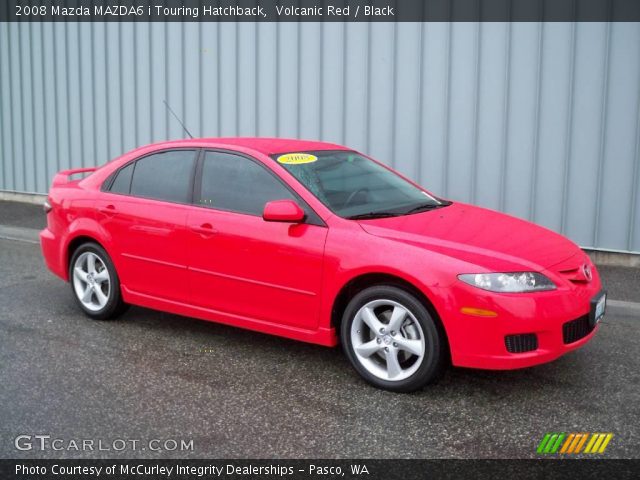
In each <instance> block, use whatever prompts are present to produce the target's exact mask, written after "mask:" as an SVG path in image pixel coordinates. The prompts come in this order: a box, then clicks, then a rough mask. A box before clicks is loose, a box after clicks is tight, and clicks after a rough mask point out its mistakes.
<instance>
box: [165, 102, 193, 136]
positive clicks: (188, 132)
mask: <svg viewBox="0 0 640 480" xmlns="http://www.w3.org/2000/svg"><path fill="white" fill-rule="evenodd" d="M163 102H164V104H165V105H166V107H167V108H168V109H169V111H170V112H171V114H172V115H173V116H174V117H175V118H176V120H177V121H178V122H179V123H180V125H182V128H183V129H184V131H185V132H187V135H189V138H193V135H191V132H190V131H189V130H187V127H185V126H184V123H182V120H180V118H179V117H178V115H176V112H174V111H173V110H171V107H170V106H169V104H168V103H167V101H166V100H163Z"/></svg>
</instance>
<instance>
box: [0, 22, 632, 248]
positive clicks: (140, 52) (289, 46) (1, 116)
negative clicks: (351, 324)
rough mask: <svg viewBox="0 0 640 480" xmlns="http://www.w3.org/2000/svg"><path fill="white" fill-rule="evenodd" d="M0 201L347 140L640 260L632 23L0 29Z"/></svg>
mask: <svg viewBox="0 0 640 480" xmlns="http://www.w3.org/2000/svg"><path fill="white" fill-rule="evenodd" d="M0 93H1V96H0V100H1V102H2V104H1V108H0V120H1V122H2V125H1V128H0V143H1V148H0V155H1V157H2V169H1V171H0V175H1V178H0V189H3V190H14V191H26V192H46V190H47V186H48V184H49V182H50V181H51V178H52V176H53V174H54V172H56V171H57V170H59V169H62V168H68V167H77V166H88V165H95V164H101V163H103V162H104V161H105V160H107V159H110V158H113V157H115V156H117V155H119V154H121V153H123V152H125V151H127V150H129V149H131V148H133V147H135V146H137V145H142V144H146V143H149V142H154V141H159V140H165V139H172V138H179V137H182V136H183V132H182V131H181V128H180V125H179V124H178V123H177V122H176V121H175V120H174V119H173V118H171V117H170V115H169V113H168V112H167V111H166V109H165V107H164V105H163V103H162V100H163V99H164V98H166V99H167V101H168V102H169V104H170V105H171V106H172V107H173V109H174V110H175V111H176V112H177V113H178V115H180V116H181V117H183V118H184V120H185V122H186V124H187V126H188V127H189V128H190V129H191V130H192V132H193V133H194V135H197V136H221V135H222V136H226V135H260V136H281V137H302V138H311V139H322V140H328V141H334V142H338V143H343V144H346V145H349V146H352V147H354V148H357V149H360V150H362V151H365V152H367V153H370V154H371V155H373V156H375V157H377V158H379V159H381V160H383V161H386V162H388V163H390V164H391V165H393V166H395V167H396V168H398V169H399V170H400V171H402V172H404V173H406V174H408V175H409V176H411V177H413V178H416V179H417V180H419V181H420V182H421V183H422V184H424V185H425V186H427V187H428V188H430V189H431V190H433V191H434V192H436V193H439V194H442V195H443V196H446V197H450V198H453V199H457V200H461V201H466V202H473V203H477V204H480V205H484V206H487V207H490V208H495V209H499V210H503V211H505V212H508V213H511V214H514V215H518V216H520V217H524V218H528V219H531V220H534V221H535V222H538V223H541V224H543V225H547V226H548V227H550V228H552V229H554V230H557V231H561V232H564V233H565V234H567V235H568V236H570V237H571V238H573V239H574V240H575V241H577V242H578V243H580V244H581V245H583V246H589V247H598V248H603V249H613V250H622V251H636V252H638V251H640V194H639V192H638V190H639V188H638V183H639V182H640V180H639V177H640V157H639V153H640V24H637V23H611V24H608V23H578V24H573V23H544V24H543V23H513V24H503V23H481V24H478V23H453V24H449V23H429V24H407V23H405V24H392V23H372V24H367V23H347V24H343V23H324V24H319V23H316V24H314V23H304V24H296V23H281V24H276V23H261V24H252V23H241V24H234V23H220V24H215V23H168V24H163V23H135V24H134V23H109V24H100V23H94V24H90V23H81V24H74V23H57V24H48V23H44V24H37V23H32V24H0Z"/></svg>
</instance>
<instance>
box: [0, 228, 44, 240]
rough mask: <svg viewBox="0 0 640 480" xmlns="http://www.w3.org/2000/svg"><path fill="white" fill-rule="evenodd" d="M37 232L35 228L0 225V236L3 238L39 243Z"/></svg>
mask: <svg viewBox="0 0 640 480" xmlns="http://www.w3.org/2000/svg"><path fill="white" fill-rule="evenodd" d="M38 234H39V230H36V229H35V228H25V227H11V226H9V225H0V238H2V239H5V240H15V241H18V242H26V243H35V244H39V243H40V238H39V236H38Z"/></svg>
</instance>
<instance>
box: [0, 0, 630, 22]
mask: <svg viewBox="0 0 640 480" xmlns="http://www.w3.org/2000/svg"><path fill="white" fill-rule="evenodd" d="M0 3H1V5H0V22H78V21H79V22H149V21H151V22H225V21H226V22H238V21H239V22H449V21H452V22H476V21H483V22H507V21H511V22H540V21H544V22H605V21H613V22H638V21H640V0H3V1H2V2H0Z"/></svg>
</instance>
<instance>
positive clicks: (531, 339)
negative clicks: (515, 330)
mask: <svg viewBox="0 0 640 480" xmlns="http://www.w3.org/2000/svg"><path fill="white" fill-rule="evenodd" d="M504 344H505V345H506V347H507V351H508V352H510V353H524V352H530V351H531V350H535V349H537V348H538V337H537V336H536V334H535V333H523V334H521V335H507V336H506V337H504Z"/></svg>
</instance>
